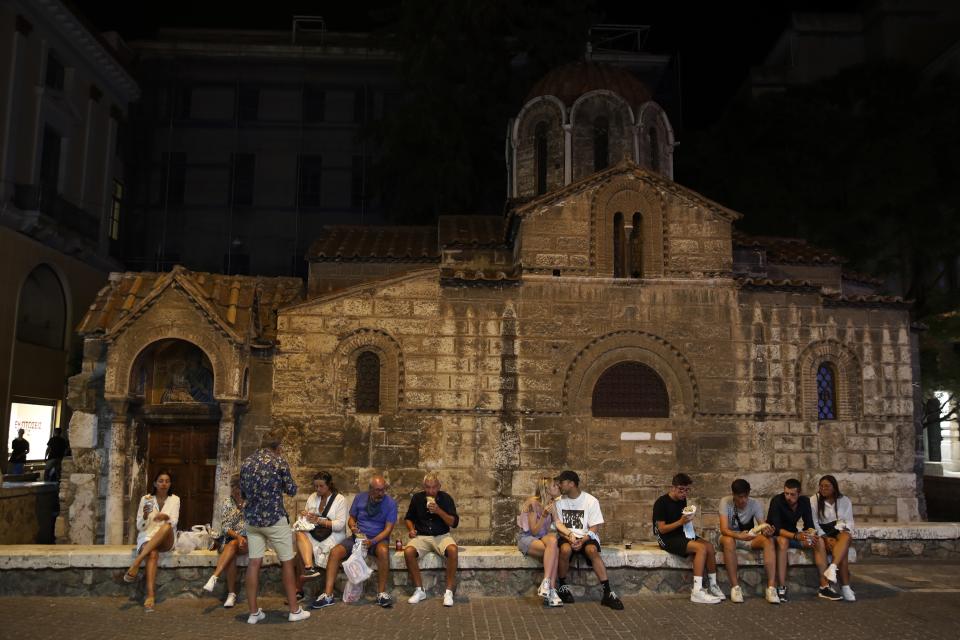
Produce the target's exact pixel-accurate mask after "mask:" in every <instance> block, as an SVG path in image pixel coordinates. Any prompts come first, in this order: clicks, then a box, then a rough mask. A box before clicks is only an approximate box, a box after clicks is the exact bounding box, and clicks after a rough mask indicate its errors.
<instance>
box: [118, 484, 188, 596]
mask: <svg viewBox="0 0 960 640" xmlns="http://www.w3.org/2000/svg"><path fill="white" fill-rule="evenodd" d="M153 487H154V490H155V491H156V493H155V494H153V495H150V494H147V495H145V496H143V497H142V498H140V505H139V506H138V507H137V531H139V532H140V533H139V534H138V535H137V550H138V553H137V557H136V558H134V559H133V564H131V565H130V568H129V569H127V571H126V573H124V574H123V576H122V578H123V581H124V582H134V581H135V580H136V579H137V572H138V571H139V570H140V563H142V562H143V561H144V560H146V561H147V597H146V599H145V600H144V601H143V606H144V608H145V609H146V610H147V611H153V605H154V595H155V594H154V589H155V586H156V582H157V563H158V561H159V560H160V554H161V553H162V552H164V551H170V550H171V549H173V544H174V543H175V542H176V535H177V521H178V520H179V519H180V498H178V497H177V496H175V495H173V477H172V476H171V475H170V472H169V471H166V470H163V471H160V472H159V473H157V475H156V477H155V478H154V479H153Z"/></svg>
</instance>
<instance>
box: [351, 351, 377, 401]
mask: <svg viewBox="0 0 960 640" xmlns="http://www.w3.org/2000/svg"><path fill="white" fill-rule="evenodd" d="M356 401H357V413H380V356H378V355H377V354H375V353H374V352H372V351H363V352H362V353H360V355H359V356H357V397H356Z"/></svg>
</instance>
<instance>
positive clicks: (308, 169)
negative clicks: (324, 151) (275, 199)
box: [298, 156, 323, 207]
mask: <svg viewBox="0 0 960 640" xmlns="http://www.w3.org/2000/svg"><path fill="white" fill-rule="evenodd" d="M322 176H323V157H322V156H300V175H299V177H298V183H299V203H300V206H301V207H319V206H320V189H321V186H322V184H323V180H322Z"/></svg>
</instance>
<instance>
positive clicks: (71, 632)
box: [0, 562, 960, 640]
mask: <svg viewBox="0 0 960 640" xmlns="http://www.w3.org/2000/svg"><path fill="white" fill-rule="evenodd" d="M855 583H856V585H857V594H858V596H859V598H860V599H859V601H858V602H856V603H854V604H847V603H842V602H840V603H832V602H827V601H824V600H817V599H815V598H811V597H809V596H807V597H802V598H797V599H795V600H794V601H792V602H790V603H789V604H786V605H782V606H780V607H775V606H771V605H768V604H766V603H765V602H763V601H762V600H760V599H759V598H751V599H749V600H748V601H747V602H746V603H745V604H743V605H733V604H730V603H724V604H722V605H718V606H702V605H699V606H698V605H692V604H690V603H689V601H687V600H686V599H685V598H683V597H680V596H642V597H640V596H634V597H630V596H627V597H625V598H624V599H623V600H624V603H625V605H626V610H625V611H622V612H616V611H610V610H609V609H605V608H603V607H601V606H600V605H599V604H598V603H597V602H584V603H578V604H575V605H572V606H566V607H564V608H563V609H552V610H551V609H544V608H543V607H541V606H540V604H539V602H538V601H537V600H536V599H535V598H527V599H514V598H470V599H469V600H467V599H463V600H460V601H458V602H457V604H456V606H455V607H454V608H453V609H444V608H443V607H442V606H441V604H440V600H439V599H438V598H431V599H430V600H427V601H426V602H424V603H422V604H420V605H417V606H411V605H408V604H406V603H404V602H401V603H398V604H397V605H396V606H395V607H394V608H393V609H390V610H383V609H379V608H377V607H375V606H373V605H371V604H362V605H344V604H342V603H340V602H338V603H337V605H336V606H334V607H330V608H328V609H324V610H322V611H315V612H314V613H313V617H311V619H310V620H307V621H305V622H301V623H296V624H291V623H288V622H286V617H285V615H281V611H282V609H283V608H282V604H281V599H280V598H277V597H266V598H263V605H265V607H264V608H265V609H266V610H267V612H268V618H267V620H266V621H264V622H262V623H260V624H259V625H257V626H256V627H250V626H248V625H246V624H245V620H246V613H247V612H246V606H244V605H241V606H238V607H237V608H235V609H232V610H226V609H223V608H221V607H220V606H219V601H215V600H214V599H212V598H210V599H193V598H171V599H167V600H162V599H161V601H160V602H159V603H158V605H157V611H156V612H155V613H150V614H148V613H144V611H143V610H142V608H141V607H140V605H139V603H138V602H133V601H131V600H128V599H126V598H120V597H115V598H68V597H60V598H44V597H23V598H13V597H6V598H0V620H2V621H3V635H4V637H6V638H17V639H18V640H23V639H28V638H48V637H51V635H54V634H57V635H63V636H69V637H70V638H71V640H82V639H84V638H91V639H96V640H103V639H104V638H119V637H130V636H142V635H144V634H147V635H148V636H149V637H152V638H187V637H190V638H222V637H243V638H246V637H250V638H273V637H277V638H280V637H284V638H296V637H304V638H307V637H317V636H322V635H326V634H329V633H331V632H332V633H334V634H335V635H336V636H337V637H341V638H376V639H377V640H387V639H392V638H397V639H401V638H411V639H417V640H421V639H424V640H425V639H429V638H441V639H445V638H483V639H491V640H495V639H503V640H508V639H513V638H523V639H527V638H530V639H538V640H539V639H541V638H543V639H546V638H558V637H559V638H565V639H574V638H602V639H604V640H608V639H612V638H648V637H658V636H664V637H670V638H671V639H673V638H734V637H735V638H750V639H751V640H759V639H760V638H773V637H778V636H775V635H773V634H772V633H771V631H769V630H771V629H775V628H778V627H779V626H780V625H781V624H782V623H783V622H784V621H786V620H789V621H791V625H792V628H793V630H792V632H791V633H789V634H786V635H780V636H779V637H780V638H805V639H810V640H822V639H831V640H833V639H836V640H855V639H857V638H869V639H871V640H874V639H876V638H897V639H908V638H951V639H952V638H956V637H957V623H956V621H957V620H958V619H960V563H942V562H941V563H904V562H896V563H877V564H870V565H861V566H858V567H856V574H855ZM665 634H668V635H665Z"/></svg>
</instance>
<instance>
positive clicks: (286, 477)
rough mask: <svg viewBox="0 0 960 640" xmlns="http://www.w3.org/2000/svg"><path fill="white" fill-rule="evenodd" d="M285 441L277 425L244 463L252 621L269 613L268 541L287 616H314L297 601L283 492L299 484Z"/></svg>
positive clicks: (292, 619)
mask: <svg viewBox="0 0 960 640" xmlns="http://www.w3.org/2000/svg"><path fill="white" fill-rule="evenodd" d="M282 443H283V431H282V430H281V429H279V428H277V427H274V428H273V429H271V430H270V431H269V432H267V434H266V435H264V436H263V441H262V443H261V444H262V448H260V449H258V450H257V451H255V452H254V453H253V454H251V455H250V457H248V458H247V459H246V460H244V461H243V465H242V466H241V467H240V490H241V491H243V494H244V495H245V496H246V498H247V503H246V505H245V506H244V508H243V517H244V520H246V522H247V547H248V548H249V550H250V552H249V558H250V564H249V565H248V566H247V577H246V585H245V586H246V589H247V603H248V604H249V605H250V616H249V617H248V618H247V622H248V623H249V624H257V623H258V622H260V621H261V620H263V619H265V618H266V617H267V615H266V614H265V613H264V612H263V609H260V608H259V607H258V606H257V589H258V588H259V584H260V565H261V563H262V562H263V555H264V554H265V553H266V551H267V545H270V546H271V547H273V549H274V551H276V552H277V558H279V559H280V566H281V575H282V579H283V589H284V591H285V592H286V594H287V604H288V605H289V607H290V613H289V614H288V615H287V620H289V621H290V622H297V621H298V620H306V619H307V618H309V617H310V612H309V611H305V610H304V609H303V608H302V607H301V606H300V605H299V604H298V603H297V581H296V576H295V575H294V567H293V559H294V558H295V557H296V553H295V551H294V549H293V531H292V530H291V529H290V519H289V518H288V517H287V510H286V509H285V508H284V506H283V494H284V493H286V494H287V495H288V496H295V495H297V485H296V484H294V482H293V477H292V476H291V475H290V465H288V464H287V461H286V460H284V459H283V458H282V457H281V456H280V447H281V445H282Z"/></svg>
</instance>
